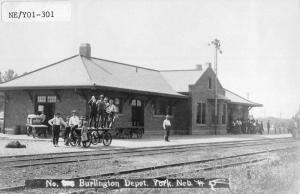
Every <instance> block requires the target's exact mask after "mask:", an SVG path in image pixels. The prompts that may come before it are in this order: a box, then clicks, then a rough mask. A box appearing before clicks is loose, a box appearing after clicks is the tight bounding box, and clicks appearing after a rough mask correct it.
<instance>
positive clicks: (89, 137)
mask: <svg viewBox="0 0 300 194" xmlns="http://www.w3.org/2000/svg"><path fill="white" fill-rule="evenodd" d="M87 137H88V140H87V141H84V142H82V145H83V147H85V148H88V147H90V146H91V143H92V135H91V134H90V133H88V134H87Z"/></svg>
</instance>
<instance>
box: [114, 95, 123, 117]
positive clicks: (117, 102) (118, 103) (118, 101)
mask: <svg viewBox="0 0 300 194" xmlns="http://www.w3.org/2000/svg"><path fill="white" fill-rule="evenodd" d="M114 104H115V106H116V108H117V112H118V113H122V107H123V103H122V99H120V98H115V99H114Z"/></svg>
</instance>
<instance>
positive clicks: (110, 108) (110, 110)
mask: <svg viewBox="0 0 300 194" xmlns="http://www.w3.org/2000/svg"><path fill="white" fill-rule="evenodd" d="M106 113H107V115H108V127H109V128H111V126H112V123H113V122H114V121H115V115H116V113H117V108H116V106H115V105H114V100H113V99H110V100H109V104H108V105H107V107H106Z"/></svg>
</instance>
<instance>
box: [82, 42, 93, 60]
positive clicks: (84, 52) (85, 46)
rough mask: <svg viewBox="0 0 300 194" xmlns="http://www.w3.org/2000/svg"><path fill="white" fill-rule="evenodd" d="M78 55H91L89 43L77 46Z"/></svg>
mask: <svg viewBox="0 0 300 194" xmlns="http://www.w3.org/2000/svg"><path fill="white" fill-rule="evenodd" d="M79 55H80V56H83V57H86V58H90V57H91V45H90V44H89V43H83V44H81V45H80V47H79Z"/></svg>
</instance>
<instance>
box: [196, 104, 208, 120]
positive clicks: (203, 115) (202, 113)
mask: <svg viewBox="0 0 300 194" xmlns="http://www.w3.org/2000/svg"><path fill="white" fill-rule="evenodd" d="M199 107H200V108H199ZM203 107H204V108H203ZM199 109H200V110H199ZM196 124H197V125H207V103H206V102H203V101H202V102H198V103H197V109H196Z"/></svg>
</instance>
